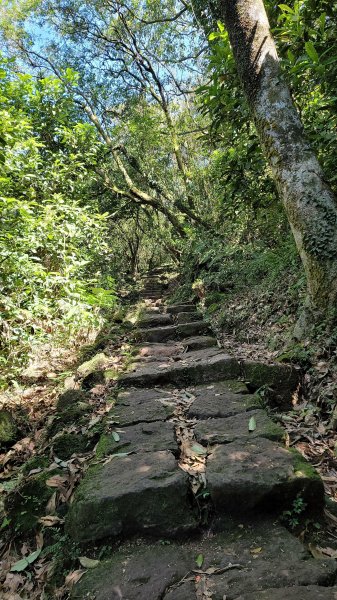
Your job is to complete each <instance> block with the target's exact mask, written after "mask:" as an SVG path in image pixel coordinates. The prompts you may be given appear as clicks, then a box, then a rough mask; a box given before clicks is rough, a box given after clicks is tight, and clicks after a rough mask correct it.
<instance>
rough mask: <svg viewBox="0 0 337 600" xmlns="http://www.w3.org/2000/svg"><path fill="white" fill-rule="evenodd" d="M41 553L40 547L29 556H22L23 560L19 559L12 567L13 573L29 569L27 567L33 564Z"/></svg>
mask: <svg viewBox="0 0 337 600" xmlns="http://www.w3.org/2000/svg"><path fill="white" fill-rule="evenodd" d="M40 554H41V548H39V549H38V550H35V552H32V554H30V555H29V556H27V557H25V558H22V559H21V560H18V561H17V562H16V563H15V564H14V565H13V566H12V567H11V573H20V572H21V571H24V570H25V569H27V567H29V565H31V564H32V563H33V562H34V561H35V560H36V559H37V558H38V556H40Z"/></svg>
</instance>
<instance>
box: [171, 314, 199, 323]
mask: <svg viewBox="0 0 337 600" xmlns="http://www.w3.org/2000/svg"><path fill="white" fill-rule="evenodd" d="M174 320H175V322H176V323H177V325H182V324H183V323H193V322H194V321H202V314H201V313H199V312H197V311H195V312H191V311H189V312H180V313H177V314H176V315H175V319H174Z"/></svg>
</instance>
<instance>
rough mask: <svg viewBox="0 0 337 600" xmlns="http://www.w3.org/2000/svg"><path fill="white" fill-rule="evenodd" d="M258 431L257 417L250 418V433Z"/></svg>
mask: <svg viewBox="0 0 337 600" xmlns="http://www.w3.org/2000/svg"><path fill="white" fill-rule="evenodd" d="M255 429H256V419H255V417H250V419H249V423H248V431H255Z"/></svg>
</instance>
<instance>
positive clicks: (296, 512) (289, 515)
mask: <svg viewBox="0 0 337 600" xmlns="http://www.w3.org/2000/svg"><path fill="white" fill-rule="evenodd" d="M306 507H307V505H306V503H305V502H304V500H303V498H302V497H301V496H297V497H296V498H295V500H293V503H292V505H291V508H290V509H289V510H284V511H283V513H282V515H281V520H282V521H283V522H284V523H286V524H287V525H288V527H290V529H295V528H296V527H297V526H298V525H299V524H300V519H301V516H303V513H304V512H305V509H306Z"/></svg>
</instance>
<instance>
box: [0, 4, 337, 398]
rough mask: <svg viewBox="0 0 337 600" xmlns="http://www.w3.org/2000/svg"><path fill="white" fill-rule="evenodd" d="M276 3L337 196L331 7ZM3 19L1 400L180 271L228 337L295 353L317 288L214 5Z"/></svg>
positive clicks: (294, 87) (308, 124)
mask: <svg viewBox="0 0 337 600" xmlns="http://www.w3.org/2000/svg"><path fill="white" fill-rule="evenodd" d="M265 4H266V8H267V9H268V12H269V18H270V22H271V26H272V29H273V33H274V37H275V40H276V43H277V48H278V52H279V55H280V57H281V59H282V61H281V64H282V68H283V72H284V77H285V79H286V81H287V82H288V84H289V86H290V89H291V94H292V98H293V100H294V102H295V104H296V107H297V110H298V112H299V114H300V116H301V119H302V122H303V125H304V128H305V132H306V135H307V137H308V138H309V140H310V142H311V144H312V147H313V148H314V150H315V152H316V153H317V155H318V157H319V160H320V162H321V164H322V166H323V169H324V173H325V180H326V181H327V182H329V184H330V186H331V187H332V189H333V191H336V182H337V179H336V173H335V169H334V164H335V156H336V144H337V136H336V118H337V117H336V115H337V96H336V93H335V81H336V69H337V49H336V36H335V33H334V32H335V27H336V17H337V14H336V13H337V11H336V7H335V6H334V5H333V4H331V3H329V2H326V1H325V0H320V1H316V0H315V1H313V0H295V1H294V2H291V3H289V5H286V4H280V5H278V6H276V5H275V3H272V2H266V3H265ZM219 6H220V4H219ZM0 16H1V31H2V41H3V44H2V54H1V70H0V93H1V120H0V123H1V125H0V126H1V130H0V144H1V152H0V175H1V179H0V181H1V191H0V193H1V196H0V201H1V223H2V226H1V238H0V254H1V257H0V260H1V269H2V281H1V290H0V292H1V317H0V318H1V331H2V341H1V366H2V367H3V369H2V372H3V376H2V386H4V387H6V386H7V385H8V384H9V383H10V382H11V381H16V378H17V376H18V373H19V372H20V369H21V368H22V366H23V365H24V364H25V363H27V361H28V359H29V353H30V351H31V348H32V346H33V347H34V345H36V344H43V343H45V342H47V341H50V340H53V343H54V341H55V340H59V339H60V336H61V338H62V340H63V343H65V341H66V340H67V339H69V337H72V338H73V337H74V336H76V335H81V332H82V333H83V331H84V330H85V331H86V330H87V329H88V328H90V327H92V326H97V325H98V324H99V319H100V318H101V317H100V314H101V313H100V309H101V308H109V307H112V306H113V305H114V303H115V302H116V295H115V292H116V289H120V288H121V287H123V286H124V287H125V285H126V284H128V283H131V282H132V281H133V279H132V278H133V277H135V276H137V274H139V273H140V272H145V271H146V270H147V269H148V268H149V267H153V266H156V265H157V264H159V263H163V262H166V263H167V262H168V261H171V262H172V264H174V265H177V264H179V266H180V268H181V271H182V274H183V284H184V285H183V286H182V287H181V288H180V290H179V293H180V295H181V296H183V295H184V294H185V295H187V296H189V295H190V294H191V291H190V290H191V286H192V288H193V290H194V293H195V294H198V295H199V296H200V297H203V298H204V297H206V305H207V306H208V308H209V309H210V312H211V313H212V314H215V315H218V324H219V325H220V326H221V327H224V326H225V327H226V328H227V330H228V331H230V332H233V331H237V332H239V333H240V331H241V330H242V329H243V330H244V328H245V327H246V326H247V322H248V321H249V318H250V316H251V314H252V312H253V313H254V315H256V313H257V314H260V312H261V314H262V315H263V319H262V321H264V322H268V323H269V325H270V324H271V323H272V322H274V323H276V325H277V327H278V333H277V335H276V341H275V339H274V340H273V341H272V344H274V347H280V348H282V346H284V343H285V341H286V343H287V344H289V343H290V341H289V340H290V338H291V335H292V332H293V325H294V323H295V321H296V320H297V318H298V316H299V314H300V313H301V310H302V308H303V304H304V303H305V289H306V286H305V276H304V272H303V268H302V266H301V262H300V260H299V258H298V254H297V251H296V247H295V244H294V241H293V237H292V234H291V232H290V228H289V225H288V220H287V218H286V215H285V212H284V211H283V208H282V206H281V203H280V199H279V196H278V193H277V192H276V188H275V184H274V181H273V177H272V172H271V169H270V165H269V164H268V162H267V160H266V158H265V156H264V152H263V150H262V148H261V144H260V142H259V139H258V137H257V134H256V129H255V126H254V124H253V122H252V120H251V118H250V112H249V107H248V104H247V101H246V99H245V96H244V93H243V91H242V86H241V82H240V80H239V78H238V75H237V70H236V65H235V61H234V58H233V54H232V51H231V46H230V43H229V37H228V34H227V31H226V30H225V27H224V25H223V24H222V23H221V21H218V22H217V23H216V21H215V19H214V16H215V18H216V16H217V10H215V9H214V7H213V5H210V7H209V10H208V9H206V7H202V6H199V5H198V3H197V2H196V3H195V4H193V5H192V6H190V5H188V4H186V3H185V2H180V1H178V0H177V1H174V0H170V1H167V2H165V3H164V4H163V3H160V2H157V1H156V2H142V3H138V2H127V3H123V2H119V1H118V0H113V1H111V2H110V1H109V2H104V3H102V2H98V1H96V0H90V1H88V2H85V3H79V2H77V1H76V0H67V1H65V2H55V1H53V2H49V1H48V0H41V1H37V2H36V1H34V2H29V1H22V2H21V1H14V0H8V1H7V2H5V3H4V5H3V9H2V10H1V12H0ZM333 226H334V225H333V223H328V222H327V228H329V227H332V228H333ZM235 302H236V304H240V303H241V304H242V306H244V308H243V309H242V310H243V312H242V314H240V311H239V312H237V311H233V313H231V311H230V306H231V305H233V303H235ZM323 308H324V307H323ZM327 317H328V315H327V314H324V310H323V311H321V312H320V315H319V322H318V325H319V327H320V331H324V327H325V325H324V322H325V318H327ZM329 318H330V322H329V326H330V330H331V315H329ZM247 319H248V321H247ZM268 319H269V321H268ZM332 327H333V326H332ZM330 333H331V331H330ZM255 334H256V336H257V337H259V336H263V335H264V334H263V333H261V332H257V331H256V332H255ZM301 335H302V336H303V330H301ZM277 336H279V339H278V337H277ZM333 339H334V338H333V336H332V338H331V340H332V341H331V344H332V343H333Z"/></svg>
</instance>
